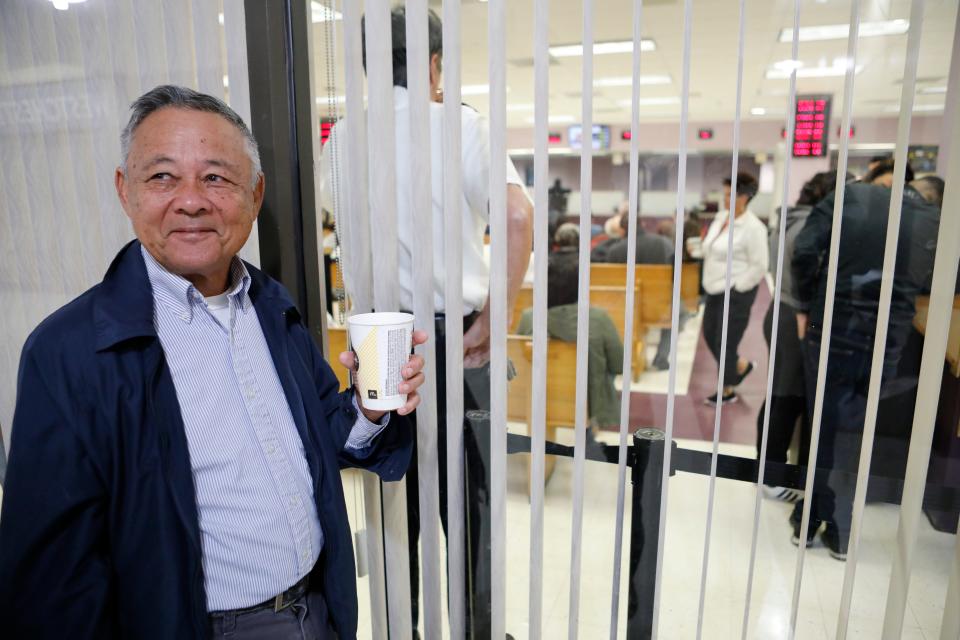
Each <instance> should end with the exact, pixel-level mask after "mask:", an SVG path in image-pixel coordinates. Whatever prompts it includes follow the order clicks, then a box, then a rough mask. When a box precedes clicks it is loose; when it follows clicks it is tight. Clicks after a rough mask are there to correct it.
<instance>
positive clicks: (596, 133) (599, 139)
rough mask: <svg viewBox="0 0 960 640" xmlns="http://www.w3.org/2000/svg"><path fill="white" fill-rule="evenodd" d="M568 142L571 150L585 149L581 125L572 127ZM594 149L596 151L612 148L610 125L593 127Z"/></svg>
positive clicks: (568, 134) (568, 133)
mask: <svg viewBox="0 0 960 640" xmlns="http://www.w3.org/2000/svg"><path fill="white" fill-rule="evenodd" d="M567 140H568V141H569V143H570V148H571V149H582V148H583V125H579V124H572V125H570V129H569V130H568V132H567ZM593 148H594V149H595V150H598V149H609V148H610V127H609V125H605V124H595V125H593Z"/></svg>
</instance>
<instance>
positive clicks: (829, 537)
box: [820, 522, 850, 561]
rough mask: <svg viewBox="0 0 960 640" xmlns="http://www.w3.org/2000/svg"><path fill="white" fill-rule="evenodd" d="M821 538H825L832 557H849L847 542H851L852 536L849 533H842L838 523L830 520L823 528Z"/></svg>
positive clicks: (837, 558) (843, 558) (841, 558)
mask: <svg viewBox="0 0 960 640" xmlns="http://www.w3.org/2000/svg"><path fill="white" fill-rule="evenodd" d="M820 539H821V540H823V544H824V546H826V547H827V551H829V552H830V557H831V558H833V559H835V560H844V561H845V560H846V559H847V544H849V542H850V537H849V534H848V535H846V536H842V535H840V530H839V529H837V525H835V524H834V523H832V522H828V523H827V526H826V527H825V528H824V529H823V533H822V534H820Z"/></svg>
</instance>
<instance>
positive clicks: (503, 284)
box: [487, 0, 507, 638]
mask: <svg viewBox="0 0 960 640" xmlns="http://www.w3.org/2000/svg"><path fill="white" fill-rule="evenodd" d="M506 10H507V7H506V1H505V0H491V1H490V2H489V4H488V11H489V14H488V16H489V17H488V23H487V51H488V53H489V61H488V62H489V75H490V256H491V260H490V573H491V578H490V586H491V589H490V592H491V599H492V602H491V620H490V629H491V631H490V633H491V637H493V638H502V637H504V636H505V634H506V631H505V626H506V590H507V581H506V567H507V554H506V546H507V539H506V538H507V523H506V517H507V508H506V502H507V173H506V171H507V165H506V162H505V160H504V159H505V158H506V157H507V145H506V124H507V84H506V75H507V74H506V64H507V50H506V38H505V37H504V34H505V33H506V27H507V11H506Z"/></svg>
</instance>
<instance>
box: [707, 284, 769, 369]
mask: <svg viewBox="0 0 960 640" xmlns="http://www.w3.org/2000/svg"><path fill="white" fill-rule="evenodd" d="M756 297H757V287H754V288H753V289H750V290H749V291H743V292H740V291H736V290H731V291H730V320H729V323H728V325H727V359H726V362H724V363H721V362H720V341H721V340H720V339H721V337H722V335H721V334H722V332H723V294H722V293H717V294H712V295H708V296H707V301H706V305H705V306H704V309H703V339H704V340H705V341H706V343H707V348H708V349H710V353H711V354H713V359H714V360H716V361H717V365H718V366H722V367H723V379H724V380H725V381H726V382H725V384H726V385H733V384H734V383H735V382H736V380H737V378H739V377H740V374H739V373H738V372H737V361H738V360H739V359H740V355H739V354H738V353H737V348H738V347H739V346H740V340H742V339H743V334H744V333H745V332H746V330H747V325H748V324H750V308H751V307H753V301H754V300H755V299H756Z"/></svg>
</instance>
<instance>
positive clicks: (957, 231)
mask: <svg viewBox="0 0 960 640" xmlns="http://www.w3.org/2000/svg"><path fill="white" fill-rule="evenodd" d="M956 25H957V30H955V31H954V34H953V37H954V46H953V51H954V53H955V56H956V55H957V53H958V52H960V15H958V16H957V23H956ZM947 84H948V86H949V87H950V88H949V92H950V93H949V94H948V97H950V98H951V99H952V101H951V102H949V103H948V104H947V105H946V109H945V110H944V114H945V117H944V119H943V130H942V133H941V139H942V140H943V141H944V143H945V144H944V146H945V147H946V148H947V151H948V153H949V154H950V155H949V157H947V158H944V160H945V161H946V171H945V173H944V174H943V178H944V181H945V183H946V187H945V189H944V193H943V208H942V211H941V213H940V229H939V230H938V232H937V253H936V257H935V259H934V266H933V281H932V285H931V292H930V307H929V310H928V312H927V327H926V331H925V332H924V339H923V354H922V356H921V360H920V377H919V379H918V383H917V404H916V409H915V410H914V414H913V427H912V429H911V431H910V449H909V452H908V454H907V468H906V473H905V475H904V484H903V497H902V498H901V501H900V521H899V524H898V526H897V548H896V552H895V555H894V562H893V571H892V572H891V575H890V586H889V589H888V590H887V603H886V610H885V614H884V619H883V638H884V640H888V639H892V638H899V637H900V633H901V631H902V629H903V619H904V614H905V611H906V606H907V595H908V591H909V588H910V577H911V574H912V571H913V563H914V555H915V552H916V545H917V535H918V531H919V525H920V520H921V518H920V515H921V508H922V503H923V492H924V489H925V487H926V482H927V470H928V468H929V463H930V448H931V445H932V442H933V431H934V425H935V423H936V417H937V409H938V406H939V404H940V385H941V381H942V379H943V378H942V376H943V361H944V354H945V353H946V349H947V335H948V332H949V328H950V317H951V314H952V308H953V300H954V286H955V284H956V281H957V263H958V259H960V123H958V122H957V120H956V117H954V118H947V117H946V114H951V113H952V114H954V115H955V114H956V113H957V111H956V109H957V108H958V106H957V96H958V89H960V60H958V59H957V58H956V57H955V58H954V60H953V61H952V63H951V65H950V78H949V81H948V83H947ZM958 593H960V548H958V549H957V555H956V556H955V558H954V567H953V571H952V572H951V577H950V583H949V585H948V587H947V595H948V600H947V601H946V606H945V607H944V614H943V623H942V625H941V638H949V639H951V640H952V639H953V638H957V637H960V616H958V614H957V609H958V607H957V594H958ZM950 598H952V599H950ZM951 634H952V635H951Z"/></svg>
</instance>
